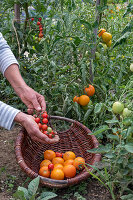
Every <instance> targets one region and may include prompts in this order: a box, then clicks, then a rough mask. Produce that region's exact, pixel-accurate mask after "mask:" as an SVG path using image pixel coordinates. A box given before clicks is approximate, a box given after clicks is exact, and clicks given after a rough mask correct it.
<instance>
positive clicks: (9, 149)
mask: <svg viewBox="0 0 133 200" xmlns="http://www.w3.org/2000/svg"><path fill="white" fill-rule="evenodd" d="M20 129H21V127H20V126H19V125H16V126H15V127H14V128H13V130H11V131H7V130H5V129H2V128H0V146H1V151H0V200H11V199H13V198H12V195H13V193H14V192H15V191H16V190H17V187H18V186H23V187H27V185H28V184H29V182H30V181H31V179H29V178H27V175H26V174H25V173H24V172H23V171H22V170H21V168H20V167H19V165H18V164H17V162H16V158H15V151H14V145H15V140H16V137H17V134H18V133H19V131H20ZM47 191H51V190H50V189H48V188H47ZM55 193H56V194H57V195H58V196H57V197H56V198H54V199H53V200H63V199H67V200H78V199H83V200H84V199H87V200H103V199H104V200H111V199H112V198H111V196H110V193H109V191H108V190H107V189H106V188H105V187H104V186H103V185H101V184H100V183H99V182H98V181H97V180H95V179H93V178H89V179H88V180H87V181H85V182H82V183H81V184H79V185H78V186H73V187H71V188H68V189H60V190H59V189H58V190H56V191H55ZM80 195H81V196H80ZM79 196H80V197H79Z"/></svg>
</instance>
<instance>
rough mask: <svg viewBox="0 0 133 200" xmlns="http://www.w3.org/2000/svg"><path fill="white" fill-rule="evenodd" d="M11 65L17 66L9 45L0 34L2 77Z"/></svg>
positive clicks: (0, 68)
mask: <svg viewBox="0 0 133 200" xmlns="http://www.w3.org/2000/svg"><path fill="white" fill-rule="evenodd" d="M12 64H17V65H19V64H18V62H17V60H16V58H15V56H14V54H13V53H12V51H11V49H10V47H9V45H8V44H7V42H6V40H5V39H4V38H3V36H2V34H1V33H0V71H1V72H2V74H3V76H4V73H5V71H6V69H7V68H8V67H9V66H10V65H12Z"/></svg>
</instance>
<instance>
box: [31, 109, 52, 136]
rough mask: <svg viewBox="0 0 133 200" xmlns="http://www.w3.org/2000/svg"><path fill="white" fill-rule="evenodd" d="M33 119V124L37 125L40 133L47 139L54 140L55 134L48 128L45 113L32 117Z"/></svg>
mask: <svg viewBox="0 0 133 200" xmlns="http://www.w3.org/2000/svg"><path fill="white" fill-rule="evenodd" d="M33 116H34V117H35V122H36V123H37V125H38V127H39V129H40V131H41V132H42V133H43V134H45V135H47V136H48V137H49V138H51V139H52V138H54V137H55V134H56V132H55V131H53V129H52V128H51V127H50V126H48V114H47V111H44V112H41V113H39V114H37V115H36V114H35V115H33Z"/></svg>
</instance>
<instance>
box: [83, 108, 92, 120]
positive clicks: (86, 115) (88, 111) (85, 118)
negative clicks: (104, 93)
mask: <svg viewBox="0 0 133 200" xmlns="http://www.w3.org/2000/svg"><path fill="white" fill-rule="evenodd" d="M92 111H93V106H90V107H89V108H88V110H87V111H86V113H85V115H84V120H83V121H84V122H85V121H86V120H87V119H88V118H89V115H90V114H91V112H92Z"/></svg>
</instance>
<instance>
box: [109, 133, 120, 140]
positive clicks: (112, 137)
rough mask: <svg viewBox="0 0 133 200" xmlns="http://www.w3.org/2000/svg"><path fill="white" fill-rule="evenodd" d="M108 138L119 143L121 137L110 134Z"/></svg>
mask: <svg viewBox="0 0 133 200" xmlns="http://www.w3.org/2000/svg"><path fill="white" fill-rule="evenodd" d="M107 138H109V139H112V140H116V141H119V136H117V135H111V134H109V135H107Z"/></svg>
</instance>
